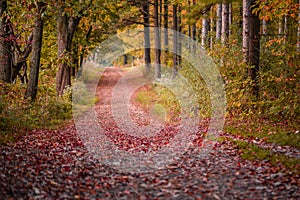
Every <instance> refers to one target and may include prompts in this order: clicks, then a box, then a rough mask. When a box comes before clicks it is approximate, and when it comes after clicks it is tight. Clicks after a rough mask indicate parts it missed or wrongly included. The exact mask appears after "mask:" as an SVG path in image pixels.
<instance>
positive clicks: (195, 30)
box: [192, 0, 197, 50]
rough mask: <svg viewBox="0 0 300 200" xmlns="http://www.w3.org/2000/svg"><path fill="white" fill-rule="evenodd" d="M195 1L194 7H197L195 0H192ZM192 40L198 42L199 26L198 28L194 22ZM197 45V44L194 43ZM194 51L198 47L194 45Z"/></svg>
mask: <svg viewBox="0 0 300 200" xmlns="http://www.w3.org/2000/svg"><path fill="white" fill-rule="evenodd" d="M192 1H193V5H196V3H195V0H192ZM192 38H193V40H195V41H196V40H197V26H196V23H195V22H194V23H193V25H192ZM194 44H195V43H194ZM192 48H193V50H194V49H195V48H196V46H195V45H194V46H193V47H192Z"/></svg>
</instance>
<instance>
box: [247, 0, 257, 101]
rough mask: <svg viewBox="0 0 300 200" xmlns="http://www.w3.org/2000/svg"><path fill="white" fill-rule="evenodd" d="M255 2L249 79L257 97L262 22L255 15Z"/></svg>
mask: <svg viewBox="0 0 300 200" xmlns="http://www.w3.org/2000/svg"><path fill="white" fill-rule="evenodd" d="M254 4H255V0H251V3H250V8H251V10H250V24H249V35H250V41H249V65H250V66H251V67H250V68H249V70H248V74H249V77H250V78H251V80H252V81H253V88H252V89H253V94H254V96H255V97H257V96H258V92H259V85H258V71H259V53H260V44H259V41H260V38H259V32H260V20H259V17H258V16H257V15H255V14H253V12H252V9H254V7H253V6H254Z"/></svg>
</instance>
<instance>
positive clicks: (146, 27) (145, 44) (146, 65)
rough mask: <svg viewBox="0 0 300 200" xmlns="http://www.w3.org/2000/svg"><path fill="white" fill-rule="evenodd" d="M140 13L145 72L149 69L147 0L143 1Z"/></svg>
mask: <svg viewBox="0 0 300 200" xmlns="http://www.w3.org/2000/svg"><path fill="white" fill-rule="evenodd" d="M142 13H143V19H144V60H145V68H146V73H148V72H149V70H150V63H151V50H150V28H149V27H150V13H149V0H146V1H143V10H142Z"/></svg>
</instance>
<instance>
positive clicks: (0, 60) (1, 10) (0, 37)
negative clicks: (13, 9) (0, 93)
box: [0, 1, 12, 83]
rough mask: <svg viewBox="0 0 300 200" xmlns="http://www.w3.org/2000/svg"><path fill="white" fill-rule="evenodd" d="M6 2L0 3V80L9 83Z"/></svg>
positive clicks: (9, 57)
mask: <svg viewBox="0 0 300 200" xmlns="http://www.w3.org/2000/svg"><path fill="white" fill-rule="evenodd" d="M6 9H7V1H0V17H1V18H0V80H1V81H4V82H7V83H10V82H11V69H12V56H11V55H12V52H11V39H10V35H11V34H10V29H9V24H8V18H7V14H6V13H5V11H6Z"/></svg>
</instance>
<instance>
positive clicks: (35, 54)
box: [25, 3, 45, 101]
mask: <svg viewBox="0 0 300 200" xmlns="http://www.w3.org/2000/svg"><path fill="white" fill-rule="evenodd" d="M44 5H45V4H42V3H39V6H38V12H37V13H36V21H35V24H34V28H33V43H32V54H31V57H30V74H29V82H28V85H27V90H26V93H25V97H26V98H29V97H30V98H31V100H32V101H35V99H36V94H37V88H38V79H39V69H40V60H41V50H42V39H43V27H44V22H43V20H42V17H41V10H42V9H43V6H44Z"/></svg>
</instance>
